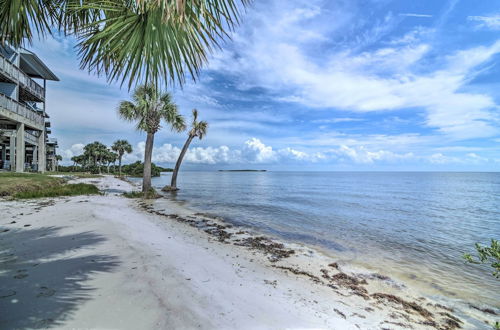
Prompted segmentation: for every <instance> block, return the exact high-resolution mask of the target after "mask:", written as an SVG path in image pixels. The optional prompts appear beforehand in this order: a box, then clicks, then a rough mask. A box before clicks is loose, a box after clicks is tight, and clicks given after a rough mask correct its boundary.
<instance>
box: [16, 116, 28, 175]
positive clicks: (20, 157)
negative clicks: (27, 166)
mask: <svg viewBox="0 0 500 330" xmlns="http://www.w3.org/2000/svg"><path fill="white" fill-rule="evenodd" d="M25 154H26V146H25V144H24V124H22V123H21V124H17V132H16V172H24V162H25Z"/></svg>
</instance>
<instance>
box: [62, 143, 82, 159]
mask: <svg viewBox="0 0 500 330" xmlns="http://www.w3.org/2000/svg"><path fill="white" fill-rule="evenodd" d="M83 147H85V145H84V144H83V143H76V144H73V145H72V146H71V147H70V148H69V149H65V150H62V151H61V152H60V155H61V156H62V157H63V159H64V160H65V161H71V157H73V156H78V155H81V154H82V153H83Z"/></svg>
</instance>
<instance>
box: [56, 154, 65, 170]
mask: <svg viewBox="0 0 500 330" xmlns="http://www.w3.org/2000/svg"><path fill="white" fill-rule="evenodd" d="M62 159H63V158H62V156H61V155H56V172H58V171H59V162H60V161H62Z"/></svg>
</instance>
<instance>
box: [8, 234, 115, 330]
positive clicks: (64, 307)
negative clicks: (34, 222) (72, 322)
mask: <svg viewBox="0 0 500 330" xmlns="http://www.w3.org/2000/svg"><path fill="white" fill-rule="evenodd" d="M60 229H61V227H44V228H39V229H19V230H11V231H9V232H4V233H1V234H0V328H2V329H26V328H29V329H33V328H47V327H58V326H61V325H62V324H63V322H64V321H65V320H67V319H68V318H71V316H72V314H73V313H74V312H75V310H76V309H77V308H78V307H79V305H81V304H82V303H83V302H85V301H87V300H89V299H90V298H91V292H92V291H93V290H95V288H93V287H92V286H91V285H89V284H88V281H89V279H90V278H91V276H92V275H94V274H96V273H100V272H111V271H112V270H113V269H114V268H115V267H116V266H118V264H119V262H118V258H117V257H115V256H111V255H98V254H93V255H90V254H88V253H84V252H85V251H84V249H88V248H91V247H92V246H95V245H97V244H99V243H101V242H103V241H104V240H105V238H104V237H102V236H100V235H97V234H95V233H92V232H82V233H78V234H73V235H63V236H61V235H60V234H59V233H58V232H59V231H60ZM87 251H88V250H87ZM70 253H71V255H70ZM75 254H76V255H79V256H75Z"/></svg>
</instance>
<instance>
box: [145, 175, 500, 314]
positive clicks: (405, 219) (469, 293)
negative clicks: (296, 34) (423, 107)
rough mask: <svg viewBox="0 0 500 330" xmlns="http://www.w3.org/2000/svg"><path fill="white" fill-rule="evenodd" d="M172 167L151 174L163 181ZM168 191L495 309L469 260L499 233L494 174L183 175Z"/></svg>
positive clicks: (484, 270) (487, 280)
mask: <svg viewBox="0 0 500 330" xmlns="http://www.w3.org/2000/svg"><path fill="white" fill-rule="evenodd" d="M169 181H170V174H167V173H165V174H163V175H162V176H161V177H159V178H155V179H153V185H154V186H155V187H157V188H161V187H163V186H164V185H166V184H168V183H169ZM179 187H180V188H181V190H180V191H179V192H178V193H177V195H176V196H175V197H172V198H174V199H175V200H177V201H178V202H180V203H184V204H185V205H186V206H188V207H190V208H193V209H196V210H201V211H204V212H208V213H211V214H214V215H219V216H222V217H223V218H225V219H226V220H227V221H229V222H232V223H234V224H238V225H243V226H247V227H252V228H254V229H258V230H260V231H263V232H267V233H270V234H272V235H275V236H281V237H284V238H286V239H287V240H292V241H298V242H303V243H308V244H312V245H316V246H319V247H321V248H323V249H324V250H327V251H329V252H330V253H331V254H332V255H333V256H335V257H336V258H338V259H340V260H346V261H349V262H354V263H359V264H363V265H364V266H369V267H370V268H372V269H374V270H380V271H381V272H383V273H389V274H390V275H394V276H397V277H398V278H400V279H403V280H405V281H411V282H413V283H414V284H416V285H419V286H420V287H421V288H422V289H424V290H426V292H427V293H428V294H430V295H434V296H440V295H443V296H446V297H448V298H450V299H456V300H462V299H465V300H467V301H472V302H475V303H478V304H486V305H490V306H496V307H500V306H499V305H500V303H499V301H500V281H499V280H497V279H494V278H493V277H492V276H491V272H492V271H491V268H490V267H486V266H484V267H481V266H475V265H466V264H465V263H464V262H463V259H462V257H461V256H462V254H463V253H464V252H472V251H473V248H474V243H476V242H481V243H485V244H487V243H489V241H490V240H491V239H492V238H496V239H500V173H425V172H419V173H402V172H394V173H390V172H215V171H214V172H182V173H180V177H179Z"/></svg>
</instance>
